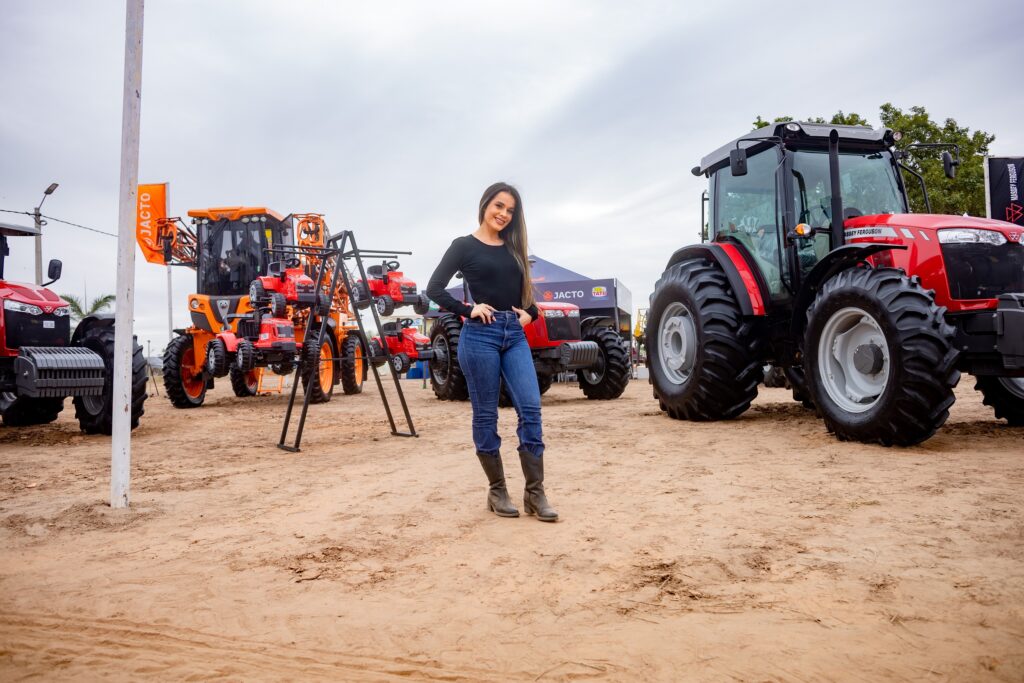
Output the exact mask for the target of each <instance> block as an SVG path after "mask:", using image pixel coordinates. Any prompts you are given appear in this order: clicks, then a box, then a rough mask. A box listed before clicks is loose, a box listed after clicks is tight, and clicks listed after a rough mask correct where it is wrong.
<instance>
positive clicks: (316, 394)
mask: <svg viewBox="0 0 1024 683" xmlns="http://www.w3.org/2000/svg"><path fill="white" fill-rule="evenodd" d="M337 359H338V354H337V352H336V351H335V349H334V335H332V334H331V333H330V331H329V330H328V332H327V335H326V337H324V341H323V342H322V343H321V342H320V340H319V338H318V337H317V335H310V337H309V339H308V340H307V341H306V343H305V345H304V346H303V347H302V361H301V367H302V371H301V372H300V374H301V375H302V390H303V391H305V392H306V393H307V394H309V395H310V396H309V402H310V403H327V402H328V401H330V400H331V396H333V395H334V382H335V380H336V379H337V377H338V360H337ZM324 363H329V364H330V366H329V367H326V366H323V364H324Z"/></svg>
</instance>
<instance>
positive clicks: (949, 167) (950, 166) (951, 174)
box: [942, 150, 960, 180]
mask: <svg viewBox="0 0 1024 683" xmlns="http://www.w3.org/2000/svg"><path fill="white" fill-rule="evenodd" d="M959 165H960V161H959V160H957V161H954V160H953V155H952V154H950V153H949V150H942V170H943V171H945V172H946V177H947V178H949V179H950V180H953V179H954V178H956V167H957V166H959Z"/></svg>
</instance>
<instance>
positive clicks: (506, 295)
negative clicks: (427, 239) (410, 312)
mask: <svg viewBox="0 0 1024 683" xmlns="http://www.w3.org/2000/svg"><path fill="white" fill-rule="evenodd" d="M460 270H461V271H462V277H463V278H465V280H466V283H467V284H468V285H469V291H470V294H471V295H472V297H473V301H475V302H476V303H478V304H489V305H491V306H493V307H494V309H495V310H498V311H511V310H512V307H513V306H515V307H516V308H523V271H522V270H520V268H519V263H518V262H517V261H516V258H515V257H514V256H513V255H512V252H510V251H509V250H508V249H507V248H506V247H505V246H504V245H497V246H493V245H490V244H484V243H483V242H481V241H480V240H478V239H477V238H475V237H473V236H472V235H465V236H464V237H456V238H455V239H454V240H453V241H452V244H451V246H450V247H448V251H446V252H445V253H444V258H442V259H441V263H439V264H438V266H437V268H436V269H434V274H433V275H431V276H430V282H429V283H427V296H429V297H430V298H431V299H433V300H434V301H435V302H437V305H438V306H440V307H441V308H443V309H445V310H446V311H451V312H452V313H458V314H459V315H462V316H465V317H467V318H468V317H469V315H470V313H472V312H473V307H472V306H468V305H466V304H465V303H463V302H462V301H459V300H458V299H456V298H455V297H453V296H452V295H451V294H449V293H448V292H447V291H445V287H446V286H447V285H448V283H449V282H450V281H451V279H452V276H453V275H455V273H457V272H458V271H460ZM523 310H525V311H526V312H527V313H529V314H530V317H532V318H533V319H534V320H536V319H537V316H538V315H539V313H538V312H537V306H535V305H531V306H530V307H529V308H525V309H523Z"/></svg>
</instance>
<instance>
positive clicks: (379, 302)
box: [374, 299, 387, 315]
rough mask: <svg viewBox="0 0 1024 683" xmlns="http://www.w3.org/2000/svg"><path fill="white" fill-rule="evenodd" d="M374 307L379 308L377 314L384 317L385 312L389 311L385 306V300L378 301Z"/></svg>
mask: <svg viewBox="0 0 1024 683" xmlns="http://www.w3.org/2000/svg"><path fill="white" fill-rule="evenodd" d="M374 305H376V306H377V312H378V313H380V314H381V315H384V311H386V310H387V307H386V306H385V305H384V299H377V301H376V302H375V304H374Z"/></svg>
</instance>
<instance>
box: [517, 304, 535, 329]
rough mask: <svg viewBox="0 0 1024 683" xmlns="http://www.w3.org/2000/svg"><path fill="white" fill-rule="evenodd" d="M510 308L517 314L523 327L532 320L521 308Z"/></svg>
mask: <svg viewBox="0 0 1024 683" xmlns="http://www.w3.org/2000/svg"><path fill="white" fill-rule="evenodd" d="M512 310H513V311H515V312H516V315H518V316H519V324H520V325H522V326H523V327H526V326H527V325H529V324H530V323H532V322H533V316H531V315H530V314H529V313H527V312H526V311H524V310H523V309H521V308H516V307H515V306H513V307H512Z"/></svg>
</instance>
